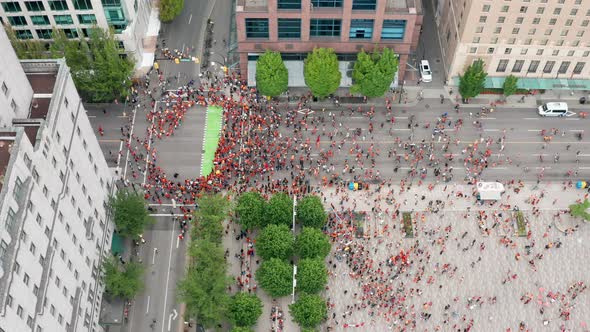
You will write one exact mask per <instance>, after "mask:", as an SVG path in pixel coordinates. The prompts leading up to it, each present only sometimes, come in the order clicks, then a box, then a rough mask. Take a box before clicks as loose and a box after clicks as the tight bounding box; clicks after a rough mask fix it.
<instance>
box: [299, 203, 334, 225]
mask: <svg viewBox="0 0 590 332" xmlns="http://www.w3.org/2000/svg"><path fill="white" fill-rule="evenodd" d="M327 219H328V215H327V214H326V211H325V210H324V206H323V205H322V200H321V199H320V198H319V197H318V196H315V195H307V196H305V197H303V199H302V200H301V201H299V202H297V220H298V221H299V222H300V223H301V224H302V225H303V226H307V227H315V228H322V227H324V225H325V224H326V220H327Z"/></svg>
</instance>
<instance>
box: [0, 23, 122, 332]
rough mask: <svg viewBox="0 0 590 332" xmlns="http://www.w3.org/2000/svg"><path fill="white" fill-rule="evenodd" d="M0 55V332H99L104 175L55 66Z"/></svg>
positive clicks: (5, 46) (0, 44) (106, 230)
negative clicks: (0, 66) (0, 63)
mask: <svg viewBox="0 0 590 332" xmlns="http://www.w3.org/2000/svg"><path fill="white" fill-rule="evenodd" d="M0 49H2V50H3V52H2V57H1V59H2V60H1V61H2V66H3V67H2V68H3V69H2V70H1V71H0V84H1V86H2V91H0V95H1V97H0V114H1V115H2V118H1V121H2V122H1V123H0V127H1V128H0V331H1V332H16V331H33V332H53V331H66V332H73V331H102V328H101V327H100V326H98V316H99V311H100V304H101V298H102V294H103V291H104V286H103V285H101V282H100V274H101V273H100V268H101V263H102V259H103V257H104V255H107V254H108V251H109V249H110V243H111V238H112V232H113V225H112V223H111V222H110V219H109V215H108V212H107V209H106V202H107V200H108V197H109V193H110V192H111V190H112V189H113V177H112V175H111V172H110V170H109V169H108V167H107V163H106V161H105V159H104V156H103V153H102V151H101V149H100V147H99V145H98V140H97V138H96V136H95V134H94V131H93V129H92V127H91V126H90V122H89V120H88V117H87V115H86V111H85V109H84V106H83V105H82V102H81V100H80V97H79V96H78V92H77V91H76V88H75V86H74V82H73V81H72V78H71V76H70V73H69V70H68V67H67V65H66V64H65V62H64V60H63V59H59V60H25V61H21V62H19V61H18V60H17V58H16V55H15V54H14V51H13V49H12V47H11V46H10V42H9V41H8V37H7V36H6V34H5V31H4V29H1V28H0Z"/></svg>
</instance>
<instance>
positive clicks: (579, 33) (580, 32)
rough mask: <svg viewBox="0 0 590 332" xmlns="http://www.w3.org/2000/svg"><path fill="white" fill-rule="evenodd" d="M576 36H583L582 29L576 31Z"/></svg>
mask: <svg viewBox="0 0 590 332" xmlns="http://www.w3.org/2000/svg"><path fill="white" fill-rule="evenodd" d="M576 36H577V37H582V36H584V31H583V30H582V31H578V33H577V34H576Z"/></svg>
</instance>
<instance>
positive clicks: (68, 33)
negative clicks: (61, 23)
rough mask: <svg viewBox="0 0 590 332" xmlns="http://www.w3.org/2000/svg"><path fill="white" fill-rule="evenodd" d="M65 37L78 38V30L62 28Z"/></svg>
mask: <svg viewBox="0 0 590 332" xmlns="http://www.w3.org/2000/svg"><path fill="white" fill-rule="evenodd" d="M62 31H63V32H64V34H65V35H66V37H68V38H78V31H77V30H76V29H62Z"/></svg>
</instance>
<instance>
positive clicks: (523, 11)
mask: <svg viewBox="0 0 590 332" xmlns="http://www.w3.org/2000/svg"><path fill="white" fill-rule="evenodd" d="M527 9H529V7H527V6H521V7H520V12H521V13H523V14H524V13H526V11H527Z"/></svg>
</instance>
